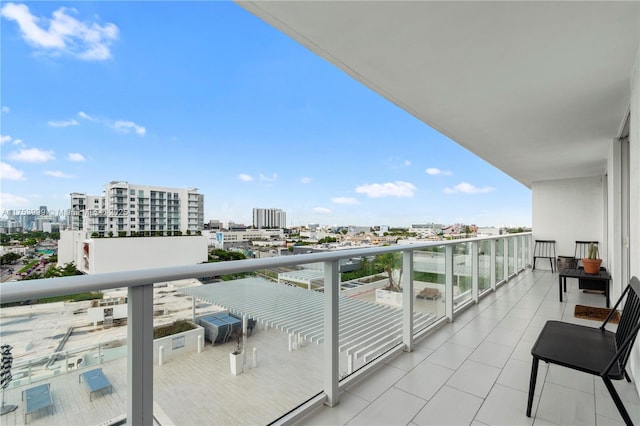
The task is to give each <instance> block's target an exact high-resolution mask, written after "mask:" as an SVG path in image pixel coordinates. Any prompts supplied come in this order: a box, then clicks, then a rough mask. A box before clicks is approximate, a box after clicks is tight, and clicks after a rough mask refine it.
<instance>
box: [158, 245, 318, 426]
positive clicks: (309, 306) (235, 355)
mask: <svg viewBox="0 0 640 426" xmlns="http://www.w3.org/2000/svg"><path fill="white" fill-rule="evenodd" d="M223 253H227V254H229V255H233V256H235V255H239V254H241V253H239V252H238V253H236V252H225V251H214V254H213V255H215V256H218V258H220V257H221V256H223ZM322 267H323V264H322V263H314V264H305V265H299V266H296V267H291V268H289V267H286V268H284V267H283V268H274V269H270V270H268V271H261V273H260V274H256V273H254V272H244V273H238V274H232V275H225V276H220V277H209V278H208V279H207V280H206V281H207V282H208V284H206V285H196V286H195V287H193V289H191V290H190V289H188V288H187V289H183V290H182V291H184V292H185V294H187V296H186V297H182V299H184V300H185V302H186V303H187V304H188V305H191V303H192V298H191V296H189V295H188V294H189V293H188V292H189V291H192V292H196V291H197V292H203V293H199V294H200V296H199V297H196V298H195V300H196V308H195V310H196V323H198V325H200V326H201V327H202V333H203V335H204V342H205V344H204V347H203V350H202V352H201V353H198V351H197V346H193V344H192V346H191V349H188V348H184V347H183V345H185V346H188V345H189V340H190V339H189V337H187V338H186V339H185V341H184V342H183V341H176V339H175V338H170V339H169V340H167V341H166V342H164V343H162V346H164V361H163V365H159V364H158V361H156V363H155V366H154V383H155V386H154V402H155V403H157V404H158V405H159V406H160V407H162V409H163V411H164V412H165V414H166V415H167V417H168V418H169V419H171V420H172V421H173V422H174V423H175V424H268V423H270V422H272V421H273V420H275V419H277V418H278V417H280V416H281V415H282V414H284V413H286V412H287V411H289V410H291V409H293V408H295V407H297V406H298V405H300V404H302V403H304V402H305V401H306V400H308V399H309V398H311V397H313V396H314V395H316V394H317V393H319V392H320V391H321V390H322V372H323V346H322V345H323V343H322V340H321V339H322V337H323V331H324V329H323V320H322V318H323V312H324V311H323V303H324V297H323V293H322V292H321V291H319V290H321V289H322V286H323V277H324V272H323V269H322ZM278 281H280V282H278ZM165 291H167V292H171V291H172V289H171V287H168V288H166V289H165ZM180 292H181V289H179V288H176V289H175V293H176V296H177V295H179V294H180ZM202 294H206V296H202ZM167 297H170V295H169V293H167ZM161 301H162V300H161ZM157 302H158V300H156V303H157ZM156 306H157V305H156ZM156 309H162V308H161V307H159V306H157V307H156ZM160 318H161V316H160V317H156V321H158V320H159V319H160ZM190 318H191V310H190V309H189V310H188V311H185V312H184V314H183V315H182V319H190ZM196 345H197V343H196ZM174 348H177V349H174ZM155 350H158V348H157V345H156V349H155ZM174 352H177V355H176V356H175V357H173V353H174ZM154 356H155V355H154ZM249 382H250V383H251V385H250V386H249V387H244V386H243V385H241V383H249ZM180 389H184V390H185V391H184V392H181V391H179V390H180ZM194 395H201V396H204V395H206V400H207V403H206V404H203V403H202V399H199V398H194ZM248 406H252V407H260V409H259V410H257V409H247V407H248Z"/></svg>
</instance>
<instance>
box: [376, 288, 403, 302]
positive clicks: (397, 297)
mask: <svg viewBox="0 0 640 426" xmlns="http://www.w3.org/2000/svg"><path fill="white" fill-rule="evenodd" d="M376 302H377V303H384V304H387V305H392V306H402V293H398V292H396V291H388V290H382V289H380V288H379V289H377V290H376Z"/></svg>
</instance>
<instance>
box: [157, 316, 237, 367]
mask: <svg viewBox="0 0 640 426" xmlns="http://www.w3.org/2000/svg"><path fill="white" fill-rule="evenodd" d="M174 340H177V341H178V343H180V344H184V346H181V347H177V348H174V347H173V346H174ZM198 340H200V343H201V345H202V347H204V328H202V327H200V326H199V325H197V326H196V328H194V329H193V330H189V331H185V332H182V333H178V334H174V335H172V336H167V337H162V338H160V339H155V340H154V341H153V363H154V364H157V363H158V361H159V359H160V347H161V346H162V347H163V360H164V362H167V361H168V360H170V359H173V358H177V357H179V356H182V355H184V354H186V353H190V352H197V351H198ZM178 346H180V345H178ZM225 361H226V358H225Z"/></svg>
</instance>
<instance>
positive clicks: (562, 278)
mask: <svg viewBox="0 0 640 426" xmlns="http://www.w3.org/2000/svg"><path fill="white" fill-rule="evenodd" d="M567 278H577V279H578V282H580V281H583V280H588V281H589V282H590V283H591V284H590V285H591V287H592V288H598V289H600V290H601V291H603V292H604V297H605V300H606V302H605V303H606V306H607V308H608V307H609V281H611V274H610V273H609V272H607V271H606V270H605V269H604V268H601V269H600V272H598V273H597V274H587V273H586V272H584V269H582V268H578V269H563V270H562V271H560V273H559V274H558V291H559V293H560V301H561V302H562V292H563V289H564V291H565V292H566V291H567Z"/></svg>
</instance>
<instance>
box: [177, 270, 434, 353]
mask: <svg viewBox="0 0 640 426" xmlns="http://www.w3.org/2000/svg"><path fill="white" fill-rule="evenodd" d="M179 292H180V293H183V294H186V295H189V296H192V297H193V298H194V303H195V300H196V299H198V300H201V301H205V302H208V303H212V304H215V305H218V306H220V307H222V308H224V309H228V310H229V311H230V312H232V313H235V314H238V315H242V316H245V315H246V316H247V317H249V318H253V319H255V320H256V321H258V322H259V323H261V324H264V325H265V326H267V327H274V328H276V329H278V330H280V331H283V332H285V333H288V334H289V336H291V337H290V339H291V338H294V339H304V340H306V341H310V342H314V343H318V344H319V343H322V342H323V341H324V328H323V327H324V325H323V312H324V303H325V301H324V294H323V293H320V292H316V291H309V290H304V289H301V288H299V287H294V286H288V285H283V284H278V283H273V282H271V281H268V280H265V279H263V278H243V279H240V280H234V281H225V282H219V283H213V284H206V285H201V286H196V287H186V288H182V289H180V290H179ZM435 319H436V316H435V315H434V314H432V313H424V312H414V324H415V327H416V329H420V328H424V327H426V326H428V325H429V324H431V323H432V322H433V321H435ZM290 341H291V340H290ZM401 341H402V309H401V308H397V307H393V306H389V305H382V304H378V303H372V302H367V301H363V300H358V299H351V298H347V297H343V296H340V297H339V350H340V352H344V353H346V356H347V358H348V359H349V360H350V365H351V362H352V361H353V357H354V356H355V358H356V359H358V358H363V359H364V361H365V362H366V361H367V360H369V359H371V358H373V357H375V356H377V355H379V354H381V353H383V352H385V351H386V350H388V349H390V348H391V347H393V346H395V345H397V344H398V343H400V342H401Z"/></svg>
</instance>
